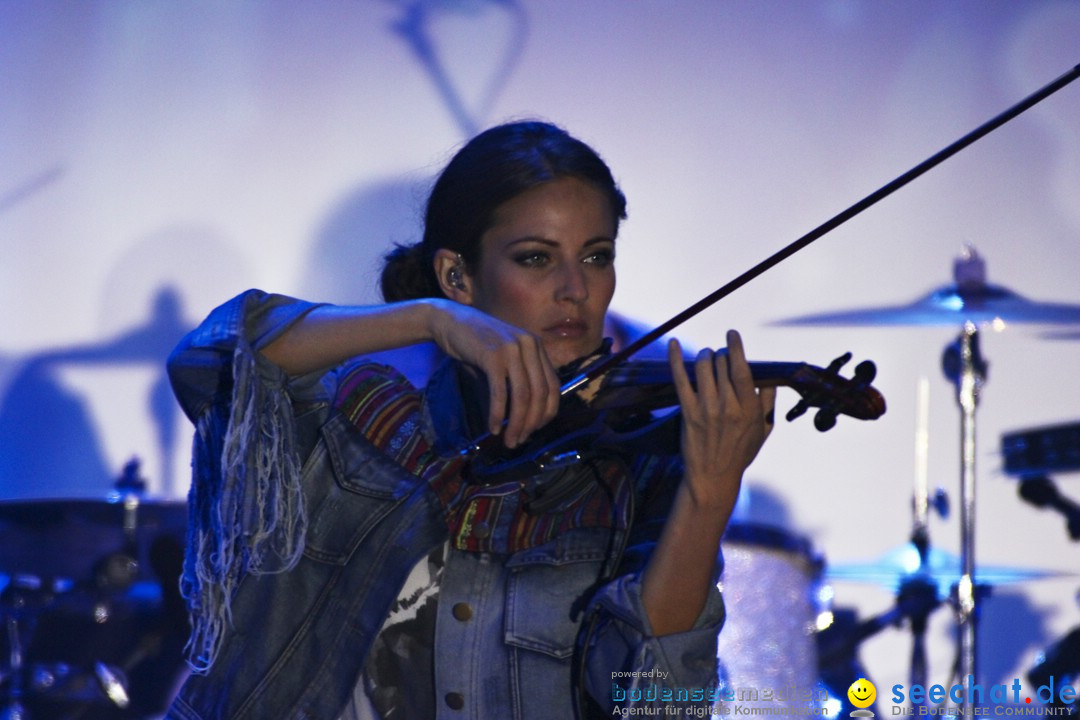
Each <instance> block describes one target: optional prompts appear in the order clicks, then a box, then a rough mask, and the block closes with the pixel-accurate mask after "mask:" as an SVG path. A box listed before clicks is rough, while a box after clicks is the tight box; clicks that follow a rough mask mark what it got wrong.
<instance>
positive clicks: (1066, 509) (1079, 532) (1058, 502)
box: [1017, 475, 1080, 540]
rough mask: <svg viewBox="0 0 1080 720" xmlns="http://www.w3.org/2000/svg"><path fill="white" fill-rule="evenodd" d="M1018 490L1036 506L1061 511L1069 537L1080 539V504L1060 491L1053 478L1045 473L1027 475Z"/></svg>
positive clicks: (1026, 499)
mask: <svg viewBox="0 0 1080 720" xmlns="http://www.w3.org/2000/svg"><path fill="white" fill-rule="evenodd" d="M1017 492H1018V493H1019V495H1020V497H1021V498H1023V499H1024V500H1025V501H1027V502H1029V503H1031V504H1032V505H1034V506H1035V507H1040V508H1050V509H1052V510H1057V511H1058V512H1059V513H1061V514H1062V516H1064V518H1065V522H1066V525H1067V527H1068V530H1069V537H1070V538H1071V539H1073V540H1080V505H1078V504H1076V503H1075V502H1073V501H1072V500H1069V499H1068V498H1066V497H1064V496H1063V495H1062V494H1061V493H1060V492H1058V489H1057V486H1055V485H1054V482H1053V480H1051V479H1050V478H1048V477H1047V476H1045V475H1034V476H1030V477H1025V478H1024V479H1022V480H1021V481H1020V485H1019V486H1018V487H1017Z"/></svg>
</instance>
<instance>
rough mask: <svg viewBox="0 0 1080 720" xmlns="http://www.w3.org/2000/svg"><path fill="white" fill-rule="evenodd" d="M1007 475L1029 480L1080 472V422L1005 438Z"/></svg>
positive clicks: (1002, 445)
mask: <svg viewBox="0 0 1080 720" xmlns="http://www.w3.org/2000/svg"><path fill="white" fill-rule="evenodd" d="M1001 455H1002V457H1003V458H1004V459H1005V467H1004V470H1005V473H1006V474H1007V475H1016V476H1019V477H1025V476H1027V475H1043V474H1046V473H1058V472H1069V471H1072V470H1080V422H1071V423H1064V424H1061V425H1050V426H1046V427H1040V428H1032V429H1027V430H1016V431H1013V432H1009V433H1005V434H1004V435H1002V436H1001Z"/></svg>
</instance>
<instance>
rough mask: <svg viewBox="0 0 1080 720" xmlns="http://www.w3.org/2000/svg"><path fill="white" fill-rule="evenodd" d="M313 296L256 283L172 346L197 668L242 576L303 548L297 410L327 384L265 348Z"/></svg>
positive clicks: (186, 588)
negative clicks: (187, 426) (275, 359)
mask: <svg viewBox="0 0 1080 720" xmlns="http://www.w3.org/2000/svg"><path fill="white" fill-rule="evenodd" d="M315 307H317V306H316V305H314V304H312V303H306V302H302V301H299V300H294V299H292V298H287V297H284V296H280V295H268V294H266V293H264V292H261V291H259V290H249V291H247V292H245V293H243V294H241V295H239V296H237V297H235V298H233V299H232V300H230V301H228V302H227V303H225V304H224V305H221V306H220V307H218V308H217V309H215V310H214V311H213V312H212V313H210V315H209V316H208V317H207V318H206V320H204V321H203V323H202V324H200V325H199V326H198V327H197V328H195V330H193V331H192V332H191V333H189V334H188V335H187V336H186V337H185V338H184V339H183V340H182V341H181V343H180V345H179V346H178V347H177V348H176V349H175V350H174V351H173V353H172V355H171V356H170V358H169V364H168V369H169V379H170V381H171V382H172V385H173V390H174V392H175V393H176V396H177V399H178V400H179V401H180V405H181V407H182V408H183V409H184V412H185V413H186V414H187V416H188V417H189V418H190V419H191V421H192V422H193V423H194V424H195V440H194V447H193V450H192V478H191V489H190V491H189V493H188V550H187V553H186V555H185V558H184V572H183V576H182V578H181V590H182V592H183V594H184V597H185V598H186V599H187V601H188V606H189V609H190V612H191V624H192V635H191V640H190V642H189V648H190V652H191V655H190V658H189V662H190V664H191V666H192V669H193V670H195V671H196V672H203V671H205V670H207V669H208V668H209V667H210V665H211V664H212V663H213V661H214V658H215V657H216V655H217V651H218V649H219V648H220V646H221V641H222V637H223V633H224V631H225V627H226V625H227V623H228V618H229V615H230V604H231V600H232V596H233V594H234V592H235V590H236V587H237V586H238V584H239V582H240V580H241V579H242V578H243V577H244V576H245V575H248V574H262V573H274V572H281V571H283V570H287V569H289V568H290V567H292V566H293V565H294V564H295V563H296V561H297V560H298V559H299V556H300V553H301V552H302V551H303V537H304V532H305V529H306V517H305V513H304V507H303V496H302V493H301V487H300V466H301V455H302V451H301V449H300V447H299V446H300V445H301V444H302V443H299V442H298V432H297V422H296V417H297V414H296V411H297V405H298V404H300V405H303V404H304V403H303V402H301V399H306V400H308V401H314V398H315V397H317V396H318V395H319V392H320V391H319V388H320V387H321V384H320V383H319V382H318V379H319V378H318V377H317V376H316V375H315V374H312V375H310V376H305V377H302V378H290V377H288V376H286V374H285V373H284V372H283V371H282V370H281V369H280V368H278V367H277V366H276V365H274V364H273V363H271V362H269V361H268V360H266V358H264V357H263V356H262V354H261V353H259V352H258V350H259V349H260V348H263V347H265V346H266V345H267V344H268V343H269V342H271V341H272V340H273V339H274V338H276V337H278V336H279V335H280V334H281V333H282V332H284V331H285V330H286V329H288V328H289V327H290V326H291V325H293V324H294V323H295V322H297V321H298V320H300V319H301V318H302V317H303V316H304V315H305V314H307V313H308V312H310V311H311V310H312V309H313V308H315ZM316 405H318V403H317V402H313V406H316Z"/></svg>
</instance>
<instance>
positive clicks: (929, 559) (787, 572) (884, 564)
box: [719, 247, 1080, 714]
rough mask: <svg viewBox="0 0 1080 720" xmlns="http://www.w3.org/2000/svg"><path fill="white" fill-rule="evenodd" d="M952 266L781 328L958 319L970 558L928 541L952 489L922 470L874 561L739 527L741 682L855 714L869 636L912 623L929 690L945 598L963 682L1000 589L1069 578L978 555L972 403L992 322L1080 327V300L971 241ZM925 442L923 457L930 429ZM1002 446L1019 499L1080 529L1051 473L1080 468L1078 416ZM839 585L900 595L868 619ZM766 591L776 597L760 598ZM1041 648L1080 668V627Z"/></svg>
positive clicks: (736, 668)
mask: <svg viewBox="0 0 1080 720" xmlns="http://www.w3.org/2000/svg"><path fill="white" fill-rule="evenodd" d="M953 275H954V282H953V283H951V284H949V285H946V286H943V287H940V288H939V289H937V290H935V291H933V292H931V293H930V294H928V295H926V296H925V297H922V298H920V299H918V300H916V301H915V302H912V303H909V304H904V305H895V306H884V307H870V308H863V309H856V310H847V311H842V312H831V313H825V314H815V315H806V316H801V317H796V318H790V319H786V320H781V321H779V322H778V323H777V324H779V325H786V326H864V327H866V326H879V327H895V326H913V327H923V326H933V327H957V328H959V335H958V336H957V338H956V340H955V341H954V342H952V343H950V344H949V345H948V346H947V347H946V348H945V350H944V354H943V358H942V367H943V370H944V372H945V375H946V377H947V378H948V380H949V381H950V383H951V384H952V385H953V386H954V388H955V392H956V400H957V403H958V405H959V408H960V411H961V412H960V415H961V417H960V430H961V432H960V437H961V443H960V445H961V447H960V467H961V469H960V483H959V490H960V493H959V495H960V496H959V506H960V508H959V509H960V513H959V514H960V518H959V524H960V548H961V552H960V556H959V557H956V556H953V555H950V554H948V553H944V552H942V551H940V550H937V549H935V548H932V547H931V546H930V541H929V534H928V530H927V528H928V518H929V514H930V512H931V511H932V510H934V509H937V510H938V511H939V512H941V513H942V514H943V515H944V514H945V513H946V512H947V507H946V506H947V498H946V497H945V496H944V494H943V493H942V492H941V491H939V493H938V494H936V495H931V493H930V492H929V488H928V486H927V483H926V478H925V473H921V474H918V475H917V477H916V482H915V489H914V496H913V503H912V510H913V513H912V514H913V519H912V532H911V536H910V543H908V544H905V545H904V546H902V547H901V548H900V549H898V550H897V551H895V552H892V553H888V554H887V555H886V556H884V557H882V558H880V559H879V560H877V561H875V562H867V563H859V564H849V565H845V566H839V567H826V565H825V563H824V561H823V560H822V558H820V557H817V556H815V555H814V554H813V552H812V551H811V550H810V545H809V543H808V542H806V541H800V540H796V539H794V538H793V537H791V536H789V535H787V534H786V532H785V531H784V530H781V529H778V528H765V531H764V532H763V530H762V528H761V527H757V526H740V525H739V524H738V523H735V524H733V525H732V526H731V527H730V528H729V531H728V533H727V534H726V536H725V540H724V557H725V574H724V577H723V578H722V581H721V586H722V588H723V590H724V593H725V602H726V604H727V608H728V620H727V624H726V625H725V630H724V632H723V633H721V636H720V641H719V653H720V657H721V660H722V662H723V664H725V665H726V666H727V669H728V673H729V677H728V678H727V682H728V683H730V685H731V686H733V687H736V688H738V687H757V688H764V687H772V688H790V687H799V688H803V687H812V686H814V685H816V684H817V683H818V682H820V683H823V684H824V685H825V686H826V688H827V689H828V690H829V695H830V696H831V697H832V698H835V699H839V700H841V704H842V706H843V710H844V714H847V711H848V710H851V709H852V708H850V707H847V700H846V691H847V688H848V687H849V686H850V685H851V683H853V682H855V681H856V680H857V679H859V678H860V677H867V675H866V671H865V669H864V668H863V667H862V666H861V665H860V663H859V661H858V654H857V651H858V647H859V644H860V643H862V642H863V641H864V640H866V639H867V638H869V637H870V636H872V635H874V634H876V633H877V632H879V631H880V630H882V629H884V628H886V627H889V626H897V627H899V626H901V625H904V624H906V625H907V627H908V628H909V630H910V632H911V635H912V638H913V646H912V655H911V677H910V682H911V683H912V684H916V683H918V684H922V685H923V686H924V687H926V686H927V683H926V676H927V662H926V648H925V639H924V636H925V632H926V627H927V620H928V618H929V616H930V614H931V613H932V612H933V611H934V610H936V609H937V608H939V607H941V606H942V605H945V604H947V605H948V606H950V607H951V608H952V611H953V613H954V617H955V622H956V627H957V635H956V646H957V647H956V665H955V667H954V668H953V682H960V681H961V680H962V679H964V678H967V677H968V676H969V675H976V673H977V669H976V657H977V653H976V633H975V629H976V623H977V621H978V617H979V609H980V600H981V599H982V598H983V597H984V596H985V594H986V593H988V592H989V590H990V589H991V588H992V587H994V586H996V585H1004V584H1010V583H1016V582H1024V581H1030V580H1035V579H1040V578H1046V577H1051V576H1054V575H1058V576H1060V575H1062V573H1058V572H1050V571H1043V570H1036V569H1030V568H1020V567H1006V566H990V565H982V564H976V562H975V542H974V527H975V500H976V491H977V484H976V482H975V477H976V476H975V458H976V453H975V437H976V434H975V427H976V410H977V405H978V400H979V396H980V393H981V392H982V390H983V386H984V383H985V379H986V367H987V363H986V361H985V359H984V358H983V357H982V354H981V352H980V347H979V337H980V336H979V333H980V330H981V329H983V328H986V327H990V328H993V329H1003V328H1004V327H1005V326H1007V325H1013V324H1024V325H1034V326H1040V325H1046V326H1063V325H1074V326H1076V325H1080V305H1067V304H1060V303H1045V302H1037V301H1033V300H1029V299H1027V298H1024V297H1022V296H1020V295H1018V294H1016V293H1014V292H1012V291H1010V290H1008V289H1006V288H1004V287H1001V286H998V285H992V284H989V283H987V282H986V265H985V262H984V261H983V259H982V258H981V257H980V256H979V255H978V253H976V252H975V250H974V249H973V248H970V247H968V248H965V250H964V252H963V254H962V255H961V256H960V257H959V258H957V259H956V261H955V262H954V266H953ZM1049 336H1050V337H1055V338H1063V339H1073V338H1080V332H1075V331H1065V332H1060V331H1059V332H1056V333H1054V334H1053V335H1049ZM919 439H920V438H917V440H919ZM922 441H923V442H922V443H921V444H922V451H923V452H925V438H923V439H922ZM919 444H920V443H917V445H919ZM1002 455H1003V457H1004V460H1005V467H1004V470H1005V473H1006V474H1009V475H1013V476H1015V477H1017V478H1018V479H1019V480H1020V483H1019V490H1020V496H1021V497H1022V498H1023V499H1025V500H1026V501H1028V502H1030V503H1032V504H1034V505H1036V506H1039V507H1044V508H1051V509H1054V510H1057V511H1058V512H1060V513H1062V514H1063V515H1064V516H1065V518H1066V520H1067V523H1068V529H1069V534H1070V537H1071V538H1072V539H1073V540H1076V539H1078V538H1080V504H1077V503H1075V502H1073V501H1071V500H1069V499H1067V498H1065V497H1064V496H1062V495H1061V493H1060V492H1058V491H1057V489H1056V488H1055V487H1054V486H1053V484H1052V482H1051V481H1050V480H1049V478H1048V477H1047V475H1048V474H1049V473H1051V472H1062V471H1071V470H1080V423H1069V424H1065V425H1058V426H1052V427H1046V428H1036V429H1033V430H1023V431H1017V432H1013V433H1008V434H1006V435H1004V436H1003V437H1002ZM833 581H837V582H844V581H855V582H864V583H873V584H876V585H880V586H883V587H886V588H890V589H893V590H895V592H896V604H895V606H894V607H893V608H892V609H890V610H889V611H887V612H886V613H884V614H882V615H880V616H878V617H874V618H870V619H868V620H863V621H859V620H858V618H857V616H856V614H855V613H854V612H853V611H847V610H845V611H840V612H827V610H828V608H827V607H826V605H827V598H824V599H823V596H829V595H831V592H832V590H831V586H830V585H829V584H828V583H830V582H833ZM762 587H768V588H770V592H768V593H762V592H761V588H762ZM793 638H795V639H794V640H793ZM1044 656H1045V659H1044V660H1043V661H1041V662H1040V665H1039V666H1037V667H1035V668H1033V669H1032V671H1031V675H1030V678H1032V680H1033V681H1034V678H1036V677H1042V676H1043V675H1048V674H1052V673H1053V672H1054V671H1056V672H1057V677H1058V678H1061V677H1062V676H1074V675H1077V674H1080V628H1078V629H1076V630H1074V631H1073V632H1072V633H1070V634H1069V635H1068V636H1067V637H1066V638H1063V639H1062V640H1061V641H1059V642H1058V643H1055V644H1054V646H1052V647H1051V648H1050V649H1048V650H1047V651H1046V653H1044ZM1051 663H1052V666H1051ZM1048 667H1049V672H1048ZM947 684H948V683H947ZM965 695H966V694H965ZM963 702H964V704H965V706H964V707H963V708H958V712H964V713H965V714H971V713H972V711H973V708H972V707H970V706H969V703H970V698H965V700H964V701H963Z"/></svg>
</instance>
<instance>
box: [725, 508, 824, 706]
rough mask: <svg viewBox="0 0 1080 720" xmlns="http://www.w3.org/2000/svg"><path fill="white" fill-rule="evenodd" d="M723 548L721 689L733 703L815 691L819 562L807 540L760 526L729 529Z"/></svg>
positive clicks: (739, 525)
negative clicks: (756, 693)
mask: <svg viewBox="0 0 1080 720" xmlns="http://www.w3.org/2000/svg"><path fill="white" fill-rule="evenodd" d="M721 547H722V550H723V558H724V573H723V575H722V576H721V581H720V586H721V589H722V591H723V594H724V605H725V608H726V619H725V622H724V631H723V632H722V633H720V636H719V638H718V641H717V654H718V657H719V659H720V662H721V664H722V665H723V667H724V675H723V676H724V677H725V683H726V684H728V685H729V686H730V687H731V688H732V689H734V690H735V692H736V695H735V697H736V698H740V695H739V694H738V691H739V690H740V689H742V690H746V689H754V688H756V689H765V688H771V689H774V690H776V691H778V692H786V691H787V690H788V688H796V689H797V690H798V691H805V692H808V691H811V690H813V689H814V688H815V687H816V686H817V682H818V679H819V678H818V660H817V648H816V641H815V634H816V632H817V616H818V614H819V610H820V593H819V586H820V581H821V572H822V567H823V564H824V563H823V560H822V558H821V557H820V556H819V555H817V554H815V553H814V552H813V551H812V549H811V547H810V543H809V542H808V541H807V540H805V539H803V538H800V537H798V536H795V535H792V534H790V533H789V532H787V531H786V530H784V529H782V528H777V527H772V526H769V525H764V524H758V523H745V522H732V523H730V524H729V525H728V527H727V530H726V531H725V533H724V538H723V540H722V542H721ZM785 702H787V703H788V704H791V705H792V706H794V705H795V704H797V700H796V698H794V697H786V698H785ZM739 704H740V705H754V704H755V703H754V702H746V703H743V702H740V703H739ZM769 704H770V705H771V704H773V703H772V702H770V703H769ZM803 706H805V702H803Z"/></svg>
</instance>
